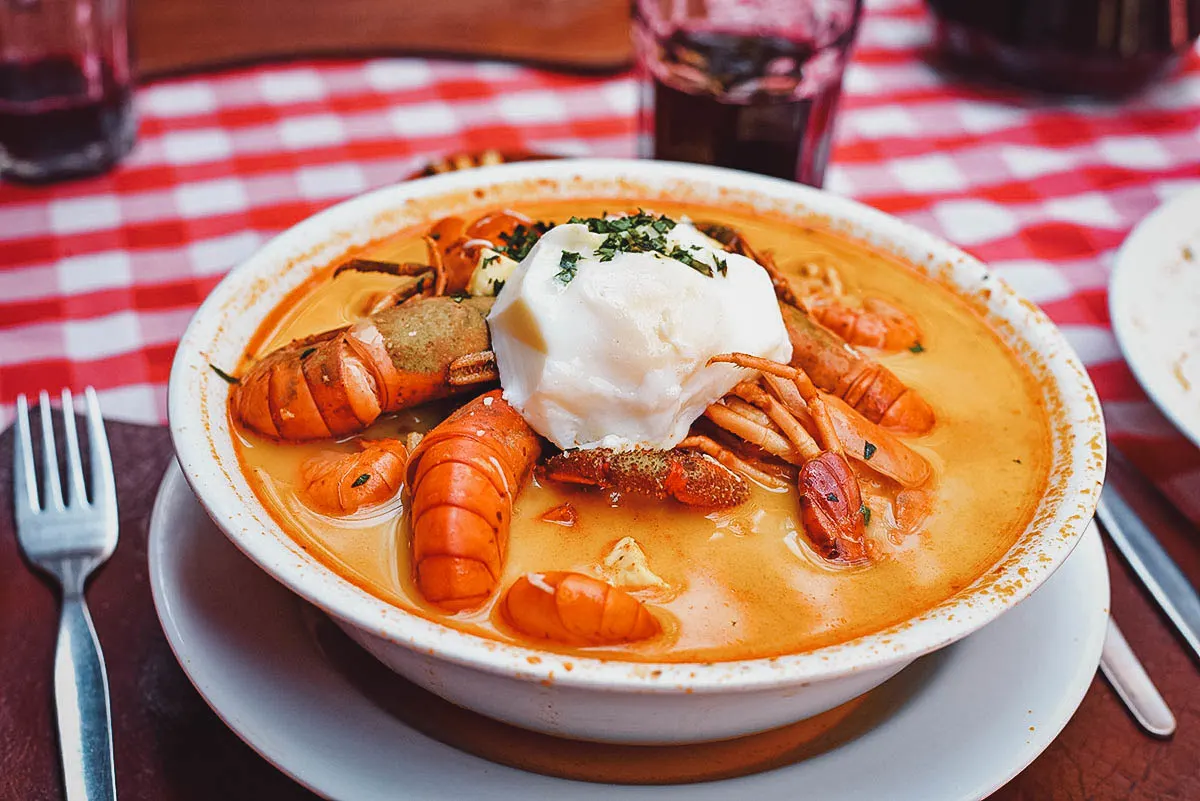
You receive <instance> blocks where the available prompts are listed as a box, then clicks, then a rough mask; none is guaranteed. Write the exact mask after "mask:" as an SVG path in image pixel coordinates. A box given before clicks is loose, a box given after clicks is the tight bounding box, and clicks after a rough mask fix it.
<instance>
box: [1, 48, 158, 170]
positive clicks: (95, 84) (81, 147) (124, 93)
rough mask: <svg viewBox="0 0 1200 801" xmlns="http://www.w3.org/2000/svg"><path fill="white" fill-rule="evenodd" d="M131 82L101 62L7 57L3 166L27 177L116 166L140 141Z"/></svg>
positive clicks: (4, 65) (3, 93)
mask: <svg viewBox="0 0 1200 801" xmlns="http://www.w3.org/2000/svg"><path fill="white" fill-rule="evenodd" d="M133 138H134V114H133V106H132V92H131V91H130V88H129V85H128V83H127V82H126V83H122V82H120V81H118V80H117V78H116V76H114V74H113V71H112V69H111V68H110V67H109V65H108V64H107V63H105V62H101V63H100V64H99V65H98V66H97V67H96V68H95V69H94V70H93V71H91V73H90V74H88V73H86V72H85V71H84V70H83V69H82V68H81V67H80V65H79V63H78V62H76V61H75V60H74V59H72V58H70V57H66V56H61V57H48V58H42V59H38V60H36V61H30V62H0V172H2V173H3V174H5V175H7V176H11V177H15V178H18V179H22V180H27V181H39V180H48V179H50V178H60V177H66V176H70V175H86V174H89V173H94V172H99V171H102V170H105V169H108V168H109V167H111V166H112V165H113V164H114V163H115V162H116V160H117V159H119V158H120V157H121V156H123V155H124V154H125V153H127V152H128V151H129V149H130V147H131V146H132V145H133Z"/></svg>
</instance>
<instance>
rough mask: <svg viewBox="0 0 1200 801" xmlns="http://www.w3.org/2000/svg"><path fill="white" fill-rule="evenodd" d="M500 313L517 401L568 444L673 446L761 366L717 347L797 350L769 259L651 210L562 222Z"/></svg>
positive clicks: (498, 307) (511, 397) (782, 356)
mask: <svg viewBox="0 0 1200 801" xmlns="http://www.w3.org/2000/svg"><path fill="white" fill-rule="evenodd" d="M617 220H625V222H624V223H620V222H618V223H616V229H617V232H616V233H614V231H613V227H612V225H613V222H614V221H617ZM633 221H640V222H639V224H637V225H633V226H631V225H630V223H631V222H633ZM621 231H624V232H625V233H620V232H621ZM488 323H489V325H490V327H491V333H492V349H493V350H494V351H495V353H496V362H497V365H498V367H499V371H500V384H501V386H502V387H503V389H504V398H505V400H507V401H508V402H509V403H511V404H512V405H513V406H514V407H515V408H516V409H517V411H519V412H520V413H521V415H522V416H523V417H524V418H525V419H526V420H527V421H528V422H529V424H530V425H531V426H532V427H533V428H534V430H536V431H537V432H538V433H539V434H541V435H542V436H544V437H546V438H547V439H549V440H550V441H551V442H553V443H554V444H555V445H557V446H558V447H560V448H563V449H568V448H596V447H603V448H614V449H617V450H627V449H631V448H654V449H666V448H672V447H674V446H675V445H677V444H679V442H680V441H681V440H682V439H683V438H684V437H686V436H687V434H688V429H689V427H690V426H691V424H692V423H693V422H694V421H695V420H696V418H698V417H699V416H700V415H701V414H703V412H704V409H705V408H706V407H707V406H708V405H709V404H711V403H713V402H714V401H716V400H718V399H720V398H721V397H722V396H724V395H725V394H726V393H727V392H729V390H730V389H732V388H733V386H734V385H735V384H737V383H738V382H739V381H741V380H742V379H743V378H745V377H747V375H748V374H749V371H748V370H746V369H744V368H740V367H736V366H734V365H730V364H714V365H709V364H708V360H709V359H710V358H711V357H712V356H715V355H717V354H719V353H729V352H731V351H740V352H743V353H749V354H752V355H755V356H761V357H763V358H767V359H774V360H777V361H783V362H787V361H788V360H789V359H790V358H791V355H792V347H791V343H790V341H789V340H788V336H787V331H786V329H785V327H784V324H783V318H782V315H781V313H780V311H779V304H778V302H777V301H776V298H775V292H774V289H773V288H772V286H771V280H770V277H769V276H768V275H767V272H766V271H765V270H764V269H763V268H762V267H761V266H760V265H759V264H758V263H757V262H754V261H753V260H751V259H749V258H746V257H745V256H741V255H738V254H735V253H729V252H726V251H725V250H724V249H723V248H722V247H721V246H720V244H719V243H717V242H715V241H713V240H712V239H710V238H708V237H707V236H705V235H704V234H702V233H700V232H699V231H698V230H697V229H696V228H694V227H693V226H692V225H690V224H687V223H674V222H672V221H671V220H668V219H666V218H664V217H658V218H655V217H651V216H650V215H645V214H639V215H638V216H637V217H634V218H620V217H608V218H597V219H592V220H587V221H583V222H572V223H567V224H562V225H558V226H555V227H554V228H552V229H550V230H549V231H548V232H546V233H545V234H544V235H543V236H542V237H541V239H540V240H539V241H538V242H537V244H536V245H534V246H533V248H532V250H530V251H529V253H528V255H526V257H525V258H524V259H523V260H522V261H521V263H520V264H519V265H518V266H517V267H516V269H515V270H514V271H513V272H512V274H511V275H510V276H509V277H508V279H507V281H506V282H505V284H504V287H503V289H502V290H501V291H500V293H499V295H498V297H497V299H496V304H495V306H494V307H493V308H492V311H491V313H490V315H489V316H488Z"/></svg>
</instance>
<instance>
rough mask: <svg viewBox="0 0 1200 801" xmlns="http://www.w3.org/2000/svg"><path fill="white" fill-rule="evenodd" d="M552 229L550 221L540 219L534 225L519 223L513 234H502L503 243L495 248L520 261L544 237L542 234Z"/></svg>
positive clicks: (498, 251)
mask: <svg viewBox="0 0 1200 801" xmlns="http://www.w3.org/2000/svg"><path fill="white" fill-rule="evenodd" d="M549 230H550V223H547V222H542V221H540V220H539V221H538V222H535V223H533V224H532V225H518V226H517V227H516V228H514V229H513V232H512V233H511V234H500V238H501V239H503V240H504V244H503V245H498V246H497V247H496V248H495V249H496V252H497V253H503V254H504V255H505V256H508V257H509V258H510V259H512V260H514V261H520V260H521V259H523V258H525V257H526V256H528V255H529V251H530V250H532V249H533V246H534V245H536V244H537V241H538V240H539V239H541V238H542V234H544V233H546V232H547V231H549Z"/></svg>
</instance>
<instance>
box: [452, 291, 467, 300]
mask: <svg viewBox="0 0 1200 801" xmlns="http://www.w3.org/2000/svg"><path fill="white" fill-rule="evenodd" d="M469 297H471V295H470V293H468V292H461V291H460V292H451V293H450V300H452V301H454V302H455V303H462V302H463V301H464V300H466V299H467V298H469Z"/></svg>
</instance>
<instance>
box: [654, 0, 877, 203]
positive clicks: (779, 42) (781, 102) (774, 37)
mask: <svg viewBox="0 0 1200 801" xmlns="http://www.w3.org/2000/svg"><path fill="white" fill-rule="evenodd" d="M861 13H862V0H634V4H633V37H634V44H635V48H636V50H637V56H638V65H639V68H640V71H641V73H642V79H643V81H644V86H645V93H646V96H645V97H644V99H643V102H642V108H641V117H640V128H641V135H642V136H641V138H642V142H643V143H644V144H643V149H644V152H643V155H646V156H650V157H652V158H656V159H665V160H668V161H690V162H695V163H700V164H716V165H719V166H722V167H732V168H733V169H738V170H746V171H749V172H756V173H761V174H763V175H772V176H775V177H777V178H787V179H790V180H795V181H800V182H801V183H806V184H810V185H812V186H820V185H821V183H822V182H823V180H824V177H825V166H826V164H827V163H828V162H829V147H830V142H831V139H832V135H833V123H834V118H835V116H836V114H837V106H838V100H839V99H840V97H841V93H842V75H843V73H844V72H845V69H846V62H847V60H848V58H849V52H850V46H851V44H852V43H853V41H854V35H855V33H856V31H857V29H858V20H859V16H860V15H861Z"/></svg>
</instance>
